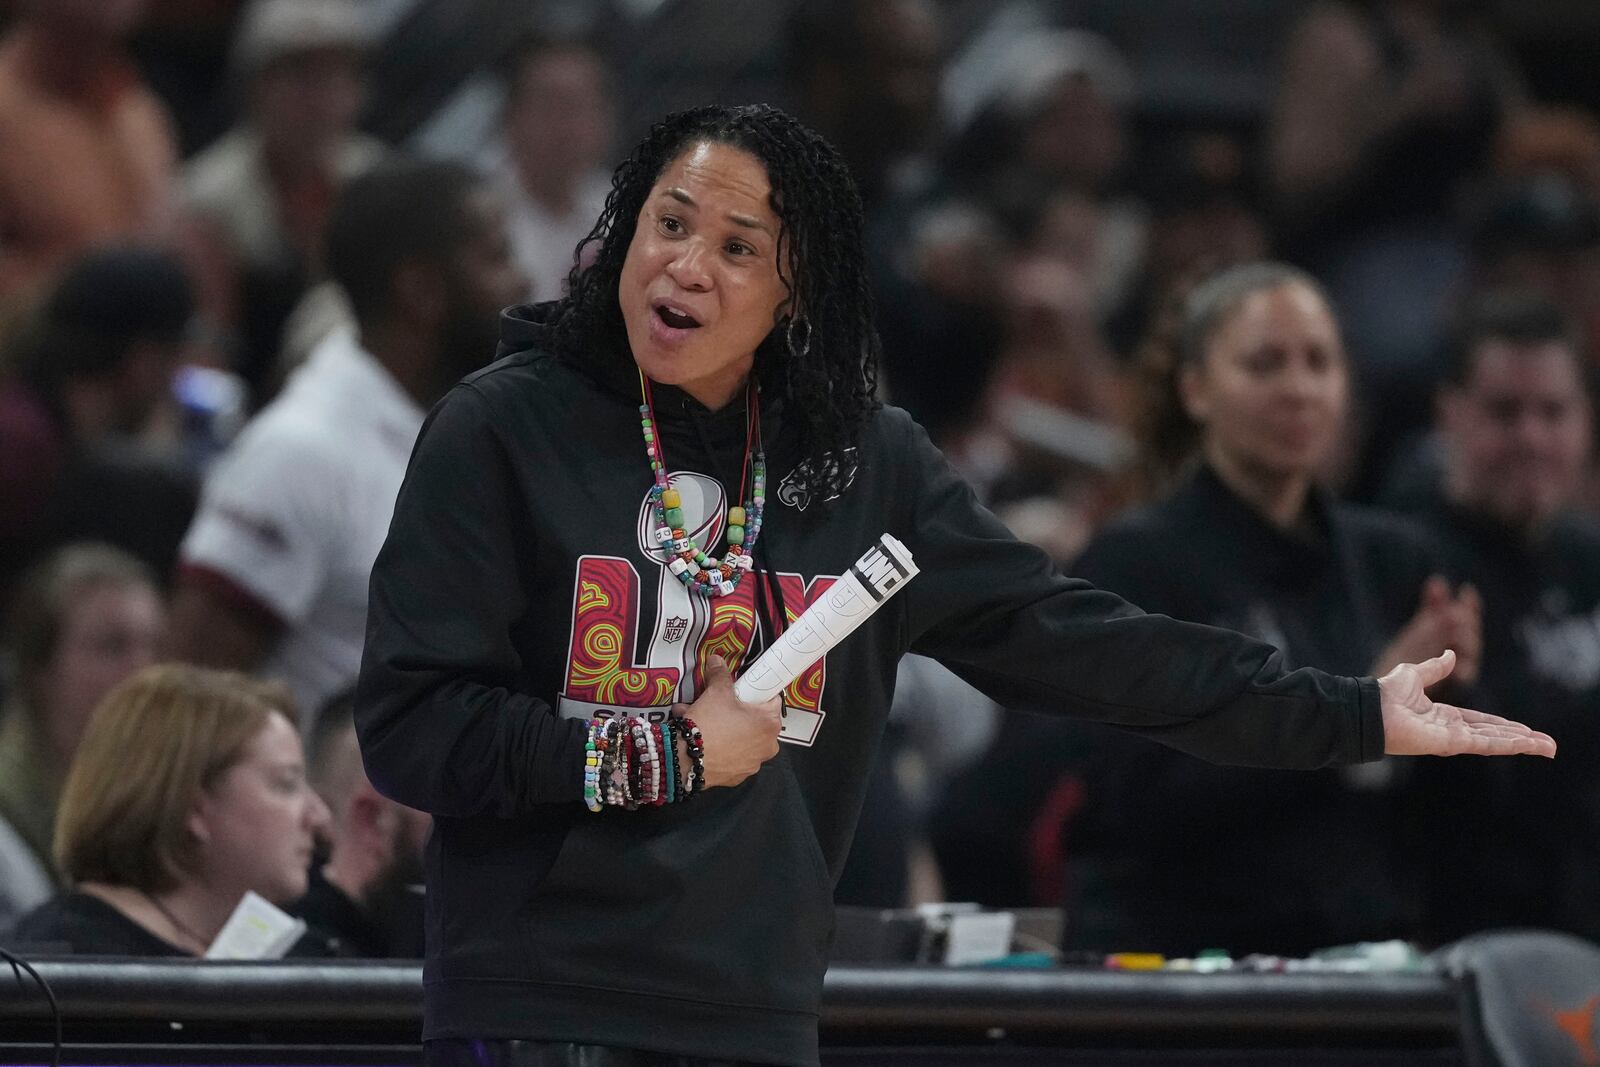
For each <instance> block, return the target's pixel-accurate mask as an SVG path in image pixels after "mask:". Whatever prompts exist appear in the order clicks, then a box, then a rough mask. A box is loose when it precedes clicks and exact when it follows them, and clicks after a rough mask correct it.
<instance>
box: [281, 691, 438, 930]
mask: <svg viewBox="0 0 1600 1067" xmlns="http://www.w3.org/2000/svg"><path fill="white" fill-rule="evenodd" d="M354 708H355V699H354V695H353V694H352V693H349V692H346V693H342V694H340V695H339V696H336V697H335V698H334V699H333V700H331V701H329V702H328V703H327V705H326V706H324V707H323V708H322V710H321V711H320V712H318V714H317V724H316V727H315V728H314V729H313V730H312V733H311V744H310V749H311V753H310V760H311V784H312V786H314V787H315V788H316V790H317V794H318V795H319V796H320V797H322V801H323V803H324V804H326V805H327V806H328V811H329V813H330V821H329V824H328V836H329V837H331V838H332V848H331V850H330V852H329V855H328V861H327V863H325V864H322V865H319V866H313V867H312V870H311V878H310V886H309V888H308V889H307V890H306V895H305V896H304V897H302V898H300V901H299V903H298V904H296V905H295V906H294V908H292V909H291V910H293V911H294V913H295V914H296V915H299V916H300V917H301V918H303V919H305V920H306V922H307V923H309V924H311V925H312V926H314V927H316V928H317V930H318V931H319V933H320V934H322V935H323V936H325V937H327V938H329V939H330V941H329V944H330V947H332V949H333V951H334V952H335V953H336V954H338V955H341V956H358V957H364V958H368V959H396V958H406V959H416V958H420V957H421V956H422V877H423V875H422V848H423V845H424V844H426V842H427V840H428V831H429V830H430V829H431V828H432V826H433V820H432V819H431V818H430V817H429V816H428V815H426V814H424V813H422V812H420V811H414V810H413V809H411V808H408V807H405V806H404V805H401V804H397V803H395V802H394V801H392V800H390V799H389V798H388V797H385V796H383V795H382V794H381V793H379V792H378V791H377V790H376V789H374V788H373V787H372V782H371V781H369V780H368V779H367V772H366V770H365V769H364V768H363V767H362V765H361V747H360V745H359V744H358V743H357V741H356V726H355V718H354Z"/></svg>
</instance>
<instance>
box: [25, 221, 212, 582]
mask: <svg viewBox="0 0 1600 1067" xmlns="http://www.w3.org/2000/svg"><path fill="white" fill-rule="evenodd" d="M193 312H194V299H193V293H192V290H191V288H190V286H189V282H188V280H187V278H186V277H185V274H184V271H183V267H182V266H181V265H180V264H179V262H178V261H177V260H176V259H175V258H173V257H172V256H170V255H168V254H167V253H165V252H160V251H156V250H154V249H151V248H147V247H140V246H132V245H130V246H110V247H106V248H103V249H99V250H97V251H94V252H90V253H88V254H86V255H84V256H83V257H82V258H80V259H78V260H77V261H75V262H74V263H73V264H72V265H71V266H70V268H69V269H68V270H67V272H66V274H65V275H64V276H63V277H62V278H61V280H60V281H59V282H58V283H57V284H56V285H55V287H54V289H53V290H52V291H51V292H50V293H49V295H48V296H47V297H46V299H45V301H44V304H43V306H42V307H41V308H39V309H38V310H37V311H36V312H34V313H33V314H32V315H31V316H30V317H29V318H28V319H27V320H25V322H24V323H23V325H22V326H21V327H20V329H19V333H18V334H17V335H16V336H14V337H13V338H12V339H11V341H10V344H9V347H8V349H7V351H6V352H5V356H4V359H5V364H6V366H5V368H4V369H3V371H0V599H3V596H4V592H5V590H6V588H7V587H8V586H9V585H10V583H11V582H12V581H14V580H15V578H16V575H17V572H18V570H19V569H20V568H21V567H23V566H25V565H26V564H27V563H28V562H29V561H30V560H33V559H35V558H37V557H38V556H39V555H40V554H41V553H42V552H44V551H47V550H48V549H49V548H51V547H53V546H56V545H61V544H65V543H66V542H68V541H76V540H85V539H92V540H104V541H109V542H111V543H112V544H116V545H119V546H121V547H123V548H125V549H127V550H128V551H130V552H132V553H133V554H134V555H136V556H138V557H139V558H140V559H142V560H144V561H145V562H146V563H147V564H149V565H150V566H151V567H152V568H154V569H155V570H156V572H157V574H158V575H160V576H161V577H162V578H163V579H165V578H166V577H167V576H168V575H169V574H170V573H171V570H172V566H173V563H174V561H175V559H176V557H177V547H178V542H179V541H180V540H181V539H182V537H183V531H184V529H185V528H186V527H187V526H188V524H189V519H190V516H191V515H192V514H193V513H194V505H195V498H196V495H197V490H196V487H195V485H194V482H193V478H192V476H190V475H189V474H188V473H187V472H186V471H184V470H183V469H181V467H179V466H178V464H177V463H176V462H175V461H174V460H173V458H172V457H169V456H165V455H162V454H160V452H159V450H156V449H152V448H150V447H147V446H146V445H145V444H144V442H142V441H141V440H139V439H140V438H141V436H142V435H144V434H145V432H146V431H147V430H148V429H149V428H150V426H151V424H152V422H153V421H159V416H160V415H161V413H162V412H163V409H164V408H165V407H166V406H167V405H169V404H170V403H171V399H172V397H171V393H172V378H173V373H174V371H175V370H176V368H177V366H178V364H179V361H180V359H181V356H182V352H183V347H184V344H185V338H186V335H187V331H188V329H189V326H190V321H191V318H192V315H193Z"/></svg>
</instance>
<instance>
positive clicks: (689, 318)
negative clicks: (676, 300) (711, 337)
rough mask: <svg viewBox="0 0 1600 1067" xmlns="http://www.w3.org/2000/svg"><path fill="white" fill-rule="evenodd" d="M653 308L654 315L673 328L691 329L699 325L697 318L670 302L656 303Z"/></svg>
mask: <svg viewBox="0 0 1600 1067" xmlns="http://www.w3.org/2000/svg"><path fill="white" fill-rule="evenodd" d="M655 310H656V316H657V317H658V318H659V319H660V320H661V321H662V322H664V323H666V324H667V325H668V326H670V327H672V328H673V329H674V330H692V329H695V328H696V327H698V326H699V325H700V320H699V319H697V318H695V317H694V316H693V315H691V314H689V313H688V312H687V311H683V310H680V309H679V308H675V307H673V306H672V305H671V304H657V305H656V306H655Z"/></svg>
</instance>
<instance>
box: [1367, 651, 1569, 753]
mask: <svg viewBox="0 0 1600 1067" xmlns="http://www.w3.org/2000/svg"><path fill="white" fill-rule="evenodd" d="M1455 663H1456V654H1455V653H1454V652H1452V651H1450V650H1448V649H1446V650H1445V652H1444V654H1443V655H1439V656H1435V657H1433V658H1432V659H1430V660H1424V661H1423V662H1421V663H1402V664H1400V665H1399V666H1398V667H1396V668H1395V669H1394V670H1392V671H1390V672H1389V673H1388V674H1386V675H1384V676H1383V677H1382V678H1379V679H1378V692H1379V693H1380V694H1381V696H1382V702H1383V750H1384V752H1386V753H1387V754H1389V755H1391V756H1460V755H1478V756H1514V755H1519V754H1526V755H1530V756H1554V755H1555V754H1556V743H1555V739H1554V738H1552V737H1551V736H1550V735H1549V734H1542V733H1540V732H1539V731H1537V730H1532V729H1529V728H1528V727H1526V726H1524V725H1522V724H1521V723H1520V722H1513V721H1512V720H1510V719H1502V718H1501V717H1500V716H1498V715H1487V714H1485V713H1483V712H1481V711H1472V710H1470V709H1468V708H1458V707H1455V706H1454V705H1451V704H1438V703H1435V702H1434V701H1432V700H1430V699H1428V694H1427V693H1426V692H1424V690H1425V689H1426V687H1428V686H1430V685H1434V684H1436V683H1438V682H1441V681H1443V680H1444V679H1445V678H1446V677H1447V676H1448V675H1449V674H1450V671H1451V670H1452V669H1453V668H1454V667H1455Z"/></svg>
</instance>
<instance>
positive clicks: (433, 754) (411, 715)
mask: <svg viewBox="0 0 1600 1067" xmlns="http://www.w3.org/2000/svg"><path fill="white" fill-rule="evenodd" d="M520 497H521V493H520V491H519V489H518V487H517V486H516V484H515V481H514V479H513V476H512V471H511V465H510V461H509V458H508V457H507V456H506V454H505V452H504V450H503V447H502V443H501V441H500V439H499V437H498V435H497V434H496V433H495V430H494V426H493V424H492V422H491V419H490V416H489V411H488V406H487V402H486V401H485V400H484V399H483V398H482V396H481V395H480V394H479V393H478V392H477V391H476V390H475V389H474V388H473V387H472V386H471V385H459V386H457V387H456V388H455V389H454V390H452V391H451V392H450V394H449V395H448V396H446V397H445V399H444V400H442V401H440V403H439V405H438V406H437V407H436V408H435V409H434V411H433V413H432V414H431V415H430V416H429V417H428V421H427V422H426V423H425V424H424V425H423V428H422V433H421V436H420V437H419V438H418V440H417V445H416V449H415V451H414V452H413V453H412V456H411V466H410V468H409V469H408V470H407V472H406V478H405V482H404V484H403V485H402V486H401V488H400V495H399V498H398V500H397V501H396V502H395V511H394V520H393V522H392V523H391V524H390V527H389V536H388V539H387V540H386V541H385V542H384V546H383V550H382V551H381V552H380V553H379V554H378V559H377V562H376V563H375V564H374V565H373V568H372V582H371V586H370V593H369V599H368V607H367V642H366V649H365V651H364V653H363V655H362V660H361V679H360V682H359V684H358V686H357V690H356V712H355V718H356V728H357V731H358V734H359V737H360V740H361V752H362V756H363V758H364V760H365V762H366V767H367V774H368V776H369V777H370V778H371V779H372V782H373V785H375V786H376V787H377V788H378V790H379V791H380V792H382V793H383V794H384V795H386V796H388V797H391V798H393V799H394V800H397V801H399V802H400V803H402V804H405V805H408V806H410V807H413V808H418V809H420V810H422V811H427V812H432V813H433V814H435V815H451V816H465V815H472V814H477V813H480V812H487V813H492V814H495V815H498V816H500V817H502V818H505V817H511V816H515V815H519V814H524V813H526V812H528V811H529V810H530V809H531V807H532V806H533V805H535V804H541V803H551V802H560V801H577V800H580V799H581V798H582V796H583V751H584V743H585V730H584V727H583V724H582V723H581V722H579V721H576V720H573V721H565V720H562V719H561V718H559V717H558V716H557V715H556V714H555V712H554V711H552V710H551V708H550V705H549V704H547V703H546V702H544V701H542V700H539V699H537V698H535V697H533V696H532V695H530V694H528V693H526V692H520V691H518V688H517V680H518V678H519V677H520V676H521V668H522V659H521V657H520V656H519V655H518V652H517V648H516V645H515V643H514V642H513V640H512V628H513V626H514V625H515V624H516V623H517V621H518V620H519V619H520V618H521V617H522V615H523V613H524V610H525V606H526V604H525V598H524V595H523V590H522V581H523V574H522V566H523V561H522V559H521V553H519V551H518V546H519V545H527V544H529V543H530V542H531V538H532V534H531V532H530V531H528V530H526V529H525V524H523V527H519V526H518V525H517V519H516V516H517V515H519V514H522V512H520V511H519V510H517V509H518V504H517V501H518V500H519V499H520Z"/></svg>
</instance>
